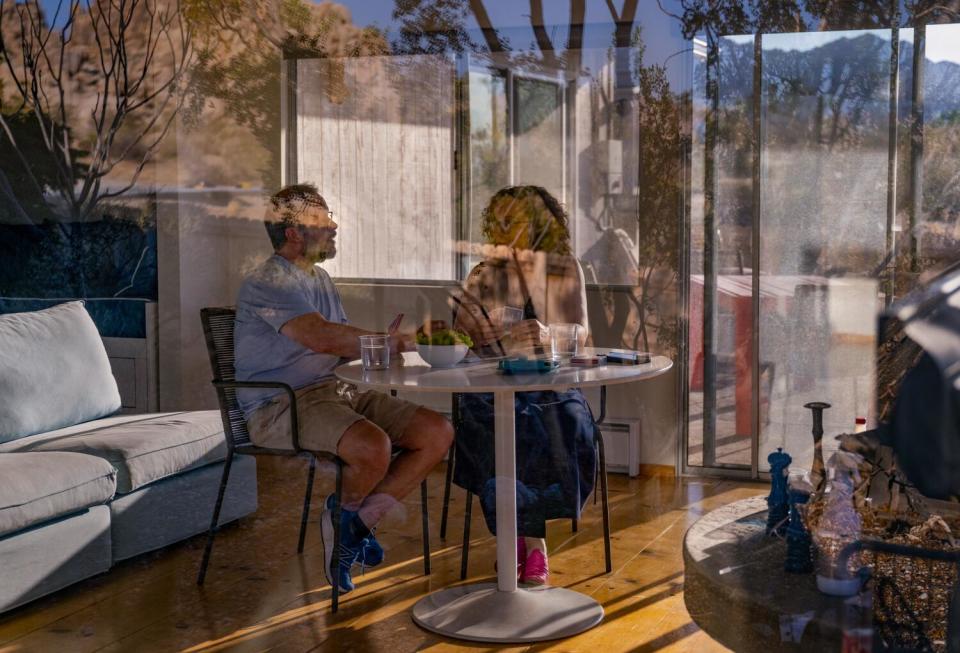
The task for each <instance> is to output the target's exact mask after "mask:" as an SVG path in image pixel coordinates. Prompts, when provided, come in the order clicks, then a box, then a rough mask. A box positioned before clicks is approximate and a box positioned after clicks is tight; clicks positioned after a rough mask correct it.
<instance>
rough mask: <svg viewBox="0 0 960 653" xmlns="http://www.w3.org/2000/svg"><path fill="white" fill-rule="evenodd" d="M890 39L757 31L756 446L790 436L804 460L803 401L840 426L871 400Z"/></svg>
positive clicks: (808, 455)
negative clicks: (760, 381)
mask: <svg viewBox="0 0 960 653" xmlns="http://www.w3.org/2000/svg"><path fill="white" fill-rule="evenodd" d="M890 47H891V46H890V32H889V31H886V30H862V31H851V32H831V33H806V34H776V35H765V36H764V38H763V88H762V93H763V96H762V100H763V116H762V120H763V136H762V147H763V154H762V171H761V196H762V199H761V206H762V209H761V223H760V239H761V242H760V260H761V264H760V296H761V298H760V304H761V310H760V360H759V361H757V363H758V364H759V365H760V366H761V370H762V371H763V373H765V374H766V379H765V380H764V381H765V388H766V389H767V390H768V392H769V393H770V395H769V400H767V396H766V395H763V401H762V403H761V441H760V452H761V456H762V457H763V456H765V455H766V453H767V452H769V451H770V450H772V449H773V448H775V447H777V446H783V447H784V448H785V449H786V450H787V451H789V453H790V454H791V455H792V456H793V460H794V466H795V467H796V468H798V469H800V468H804V467H807V468H809V466H810V464H811V461H812V459H813V455H814V451H813V441H812V438H811V436H810V428H811V427H810V425H811V420H810V413H809V411H808V410H806V409H804V407H803V405H804V404H805V403H807V402H810V401H826V402H828V403H830V404H832V406H833V407H832V408H831V409H830V410H828V411H827V412H826V413H825V415H824V423H825V430H826V431H827V432H828V433H834V434H835V433H842V432H848V431H852V430H853V426H854V420H855V418H856V417H869V414H868V413H870V411H871V410H872V408H871V407H872V403H873V396H874V391H873V386H874V367H875V357H874V351H875V345H874V342H875V332H876V320H875V315H876V314H877V311H878V310H879V309H880V308H881V307H882V300H881V299H880V298H879V297H878V282H877V274H878V269H879V268H880V267H881V265H882V263H883V259H884V256H885V254H886V221H887V218H886V215H887V178H888V170H887V163H888V156H889V147H888V146H889V141H888V139H889V133H890V132H889V129H890V124H889V116H890V113H889V110H890V103H889V92H890ZM823 444H824V452H823V453H824V456H825V457H829V454H830V450H832V449H835V448H836V442H835V440H834V439H833V438H825V439H824V443H823Z"/></svg>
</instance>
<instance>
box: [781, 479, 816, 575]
mask: <svg viewBox="0 0 960 653" xmlns="http://www.w3.org/2000/svg"><path fill="white" fill-rule="evenodd" d="M809 500H810V492H808V491H807V490H805V489H799V488H794V487H791V488H790V499H789V501H790V524H789V525H788V526H787V559H786V562H785V563H784V565H783V568H784V569H785V570H786V571H788V572H790V573H791V574H809V573H810V572H812V571H813V547H812V541H811V539H810V533H808V532H807V527H806V526H804V524H803V517H802V516H801V515H800V508H799V507H800V506H802V505H804V504H806V503H807V501H809Z"/></svg>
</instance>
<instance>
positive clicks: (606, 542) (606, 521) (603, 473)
mask: <svg viewBox="0 0 960 653" xmlns="http://www.w3.org/2000/svg"><path fill="white" fill-rule="evenodd" d="M597 459H598V463H599V466H600V472H599V476H600V493H601V495H602V498H603V555H604V560H605V561H606V570H607V573H608V574H609V573H610V572H611V571H613V558H612V555H611V553H610V504H609V496H608V494H607V460H606V456H605V455H604V451H603V438H597ZM594 492H596V490H594Z"/></svg>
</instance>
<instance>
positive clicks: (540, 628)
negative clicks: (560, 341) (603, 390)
mask: <svg viewBox="0 0 960 653" xmlns="http://www.w3.org/2000/svg"><path fill="white" fill-rule="evenodd" d="M607 351H608V350H607V349H602V348H587V350H586V353H597V354H603V353H606V352H607ZM403 357H404V364H403V365H402V366H400V365H392V366H391V367H390V369H387V370H377V371H364V370H363V369H362V368H361V367H360V363H359V361H354V362H352V363H347V364H346V365H341V366H340V367H338V368H337V369H336V370H335V374H336V375H337V377H338V378H339V379H341V380H343V381H346V382H349V383H354V384H356V385H358V386H364V387H366V388H370V389H376V390H413V391H419V392H459V393H469V392H484V393H486V392H490V393H493V395H494V438H495V443H494V455H495V458H496V485H497V493H496V497H497V498H496V501H497V582H496V583H495V584H494V583H472V584H467V585H458V586H455V587H450V588H447V589H443V590H440V591H437V592H434V593H432V594H430V595H428V596H426V597H424V598H422V599H420V601H418V602H417V604H416V605H415V606H414V608H413V620H414V622H416V623H417V624H418V625H419V626H421V627H423V628H426V629H427V630H430V631H433V632H436V633H439V634H441V635H446V636H448V637H454V638H457V639H465V640H471V641H477V642H496V643H508V642H509V643H525V642H541V641H546V640H551V639H559V638H562V637H569V636H571V635H575V634H577V633H580V632H583V631H584V630H587V629H589V628H592V627H593V626H595V625H597V624H598V623H600V621H602V620H603V607H602V606H601V605H600V604H599V603H597V602H596V601H595V600H594V599H592V598H591V597H589V596H586V595H585V594H581V593H579V592H575V591H573V590H569V589H566V588H563V587H549V586H543V587H529V588H528V587H518V586H517V573H516V569H517V546H516V540H517V496H516V442H515V437H516V430H515V429H516V424H515V421H514V395H515V393H517V392H531V391H536V390H567V389H569V388H589V387H599V386H609V385H615V384H620V383H630V382H634V381H642V380H645V379H651V378H654V377H657V376H660V375H661V374H664V373H665V372H667V370H669V369H670V368H671V367H673V361H671V360H670V359H669V358H667V357H665V356H654V357H653V358H652V359H651V361H650V362H649V363H646V364H644V365H603V366H599V367H574V366H570V365H565V366H563V367H561V368H560V369H559V370H557V371H555V372H552V373H549V374H524V375H504V374H500V373H498V372H497V364H496V362H483V361H481V362H476V363H461V364H460V365H457V366H455V367H452V368H446V369H438V368H432V367H429V366H428V365H427V364H426V363H424V362H423V360H422V359H421V358H420V357H419V356H418V355H417V354H415V353H412V352H409V353H405V354H403Z"/></svg>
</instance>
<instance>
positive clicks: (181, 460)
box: [0, 410, 227, 494]
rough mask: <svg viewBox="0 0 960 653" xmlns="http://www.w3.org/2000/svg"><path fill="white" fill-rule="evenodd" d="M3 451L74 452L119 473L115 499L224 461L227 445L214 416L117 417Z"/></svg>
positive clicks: (31, 439) (25, 440) (211, 413)
mask: <svg viewBox="0 0 960 653" xmlns="http://www.w3.org/2000/svg"><path fill="white" fill-rule="evenodd" d="M5 451H21V452H22V451H75V452H78V453H84V454H87V455H90V456H97V457H98V458H102V459H104V460H106V461H107V462H109V463H110V464H111V465H113V466H114V467H115V468H116V470H117V493H118V494H126V493H128V492H133V491H134V490H136V489H137V488H139V487H143V486H144V485H147V484H148V483H152V482H153V481H157V480H159V479H161V478H166V477H168V476H172V475H174V474H179V473H180V472H183V471H185V470H188V469H193V468H195V467H201V466H203V465H208V464H210V463H214V462H219V461H221V460H224V459H225V458H226V455H227V445H226V441H225V440H224V437H223V422H221V420H220V412H219V411H216V410H204V411H190V412H180V413H152V414H143V415H116V416H113V417H107V418H104V419H99V420H95V421H93V422H87V423H85V424H77V425H74V426H71V427H67V428H64V429H59V430H57V431H50V432H49V433H40V434H38V435H33V436H30V437H28V438H21V439H19V440H14V441H12V442H7V443H5V444H2V445H0V454H2V452H5Z"/></svg>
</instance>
